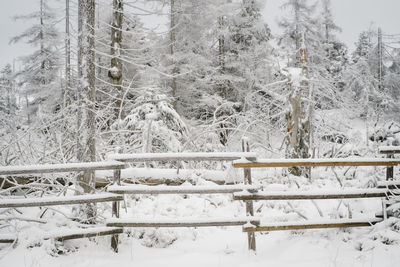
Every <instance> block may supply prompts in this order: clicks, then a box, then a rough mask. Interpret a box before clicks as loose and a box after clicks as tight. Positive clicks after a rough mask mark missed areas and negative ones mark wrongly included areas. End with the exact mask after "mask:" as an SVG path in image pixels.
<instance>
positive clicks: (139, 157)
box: [108, 152, 257, 162]
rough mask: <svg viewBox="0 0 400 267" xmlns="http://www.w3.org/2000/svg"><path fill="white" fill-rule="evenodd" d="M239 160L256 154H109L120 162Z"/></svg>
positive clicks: (251, 157) (254, 156) (254, 158)
mask: <svg viewBox="0 0 400 267" xmlns="http://www.w3.org/2000/svg"><path fill="white" fill-rule="evenodd" d="M240 158H246V159H248V160H256V158H257V154H256V153H247V152H246V153H241V152H217V153H208V152H196V153H138V154H111V155H109V156H108V159H109V160H117V161H122V162H146V161H177V160H185V161H232V160H237V159H240Z"/></svg>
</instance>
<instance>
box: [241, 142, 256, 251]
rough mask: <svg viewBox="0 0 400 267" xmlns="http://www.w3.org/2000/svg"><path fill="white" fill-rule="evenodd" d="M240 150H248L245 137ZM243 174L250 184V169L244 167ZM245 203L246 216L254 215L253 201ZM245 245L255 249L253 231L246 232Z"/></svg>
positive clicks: (246, 181)
mask: <svg viewBox="0 0 400 267" xmlns="http://www.w3.org/2000/svg"><path fill="white" fill-rule="evenodd" d="M242 151H243V153H245V152H250V145H249V142H248V141H247V140H246V139H245V138H243V139H242ZM243 176H244V183H245V184H250V185H251V184H252V179H251V169H249V168H245V169H244V170H243ZM245 203H246V216H254V207H253V201H251V200H248V201H245ZM247 247H248V249H249V250H253V251H256V235H255V234H254V233H247Z"/></svg>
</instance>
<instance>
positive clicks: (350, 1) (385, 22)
mask: <svg viewBox="0 0 400 267" xmlns="http://www.w3.org/2000/svg"><path fill="white" fill-rule="evenodd" d="M1 1H2V5H1V8H0V33H1V34H0V51H1V52H0V56H1V57H0V67H2V66H4V65H5V64H6V63H12V61H13V59H14V58H18V57H19V56H22V55H25V54H27V53H29V52H30V51H31V48H30V47H29V46H27V45H24V44H14V45H9V44H8V43H9V40H10V38H11V37H12V36H14V35H17V34H19V33H21V32H22V31H23V30H24V29H26V28H28V27H29V26H30V25H31V22H29V21H26V22H22V21H20V22H16V21H14V20H13V19H12V17H13V16H14V15H17V14H27V13H29V12H32V11H34V10H37V9H38V2H39V0H11V1H7V4H5V3H4V2H5V0H1ZM52 1H56V2H58V5H60V3H61V4H62V3H63V1H62V0H51V1H50V2H52ZM199 1H201V0H199ZM282 2H284V0H267V4H266V8H265V10H264V11H263V15H264V18H265V20H266V22H267V23H268V24H269V25H270V27H271V29H272V31H273V33H274V34H276V33H279V29H278V27H277V26H276V20H277V19H278V18H279V17H280V16H282V11H281V10H280V8H279V7H280V5H281V4H282ZM310 2H313V1H310ZM332 7H333V13H334V16H335V19H336V23H337V24H338V25H339V26H340V27H341V28H342V29H343V32H342V33H341V34H339V36H340V38H341V39H342V40H343V41H344V42H345V43H346V44H347V45H348V46H349V47H350V48H352V47H353V44H354V42H355V41H356V40H357V38H358V34H359V33H360V32H361V31H363V30H366V29H368V28H369V27H370V25H371V22H372V23H374V24H373V26H374V28H377V27H378V26H379V27H381V28H382V30H383V32H384V33H387V34H398V33H400V18H399V13H400V12H399V11H400V0H332ZM60 26H61V28H63V25H60Z"/></svg>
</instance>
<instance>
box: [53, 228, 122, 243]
mask: <svg viewBox="0 0 400 267" xmlns="http://www.w3.org/2000/svg"><path fill="white" fill-rule="evenodd" d="M110 228H111V227H110ZM122 233H123V229H122V228H116V229H112V228H111V229H110V230H102V231H98V232H96V233H92V232H91V233H76V234H67V235H62V236H56V237H54V239H56V240H58V241H65V240H70V239H78V238H85V237H96V236H104V235H115V234H122Z"/></svg>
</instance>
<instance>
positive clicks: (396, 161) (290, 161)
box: [233, 157, 400, 165]
mask: <svg viewBox="0 0 400 267" xmlns="http://www.w3.org/2000/svg"><path fill="white" fill-rule="evenodd" d="M250 162H251V161H248V160H246V159H243V158H242V159H239V160H235V161H233V163H234V164H235V163H250ZM281 162H282V163H295V162H300V163H320V162H321V163H324V162H334V163H336V162H350V163H351V162H377V163H385V162H395V163H396V164H397V165H399V164H400V159H386V158H359V157H357V158H356V157H349V158H320V159H314V158H308V159H257V163H281Z"/></svg>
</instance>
